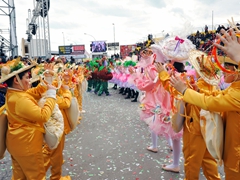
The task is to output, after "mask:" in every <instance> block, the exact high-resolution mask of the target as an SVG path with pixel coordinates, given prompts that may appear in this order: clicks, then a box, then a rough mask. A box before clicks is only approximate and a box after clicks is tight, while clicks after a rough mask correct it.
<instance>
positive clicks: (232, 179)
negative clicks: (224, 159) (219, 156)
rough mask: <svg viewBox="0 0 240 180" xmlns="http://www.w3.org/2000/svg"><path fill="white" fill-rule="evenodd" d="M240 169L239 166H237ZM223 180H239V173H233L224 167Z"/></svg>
mask: <svg viewBox="0 0 240 180" xmlns="http://www.w3.org/2000/svg"><path fill="white" fill-rule="evenodd" d="M239 168H240V165H239ZM224 172H225V180H239V179H240V172H235V171H232V170H230V169H229V168H227V167H226V166H224Z"/></svg>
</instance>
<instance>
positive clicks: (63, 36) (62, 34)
mask: <svg viewBox="0 0 240 180" xmlns="http://www.w3.org/2000/svg"><path fill="white" fill-rule="evenodd" d="M62 35H63V45H64V46H65V37H64V32H62Z"/></svg>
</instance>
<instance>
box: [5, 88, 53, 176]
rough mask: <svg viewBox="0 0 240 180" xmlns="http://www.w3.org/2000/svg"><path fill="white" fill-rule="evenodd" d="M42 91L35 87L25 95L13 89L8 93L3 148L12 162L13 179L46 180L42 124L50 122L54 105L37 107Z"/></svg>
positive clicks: (47, 101) (42, 89) (50, 101)
mask: <svg viewBox="0 0 240 180" xmlns="http://www.w3.org/2000/svg"><path fill="white" fill-rule="evenodd" d="M45 90H46V89H45V88H44V87H42V86H37V87H36V88H32V89H29V90H28V91H20V90H17V89H12V88H9V89H8V91H7V94H6V111H7V114H8V131H7V137H6V145H7V150H8V152H9V153H10V154H11V158H12V167H13V175H12V179H19V180H25V179H26V180H42V179H45V171H44V159H43V155H42V144H43V132H44V129H43V123H45V122H46V121H47V120H48V119H49V118H50V116H51V115H52V112H53V109H54V106H55V104H56V100H55V99H53V98H47V99H46V103H45V104H44V106H43V108H40V107H39V106H38V102H37V101H36V100H35V98H40V97H41V93H43V92H44V91H45ZM30 94H31V95H30ZM32 95H33V96H34V97H35V98H34V97H33V96H32ZM20 121H21V122H20ZM27 124H29V125H27Z"/></svg>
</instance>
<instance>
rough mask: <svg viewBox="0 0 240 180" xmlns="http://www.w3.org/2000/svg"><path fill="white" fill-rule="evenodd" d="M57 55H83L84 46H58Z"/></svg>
mask: <svg viewBox="0 0 240 180" xmlns="http://www.w3.org/2000/svg"><path fill="white" fill-rule="evenodd" d="M58 51H59V55H80V54H84V53H85V45H69V46H58Z"/></svg>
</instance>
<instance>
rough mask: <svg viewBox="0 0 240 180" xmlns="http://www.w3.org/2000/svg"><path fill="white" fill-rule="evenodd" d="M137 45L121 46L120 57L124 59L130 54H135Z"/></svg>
mask: <svg viewBox="0 0 240 180" xmlns="http://www.w3.org/2000/svg"><path fill="white" fill-rule="evenodd" d="M136 47H137V46H136V44H132V45H121V46H120V55H121V57H122V58H125V57H126V56H128V55H129V53H130V52H133V51H134V50H135V48H136Z"/></svg>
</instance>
